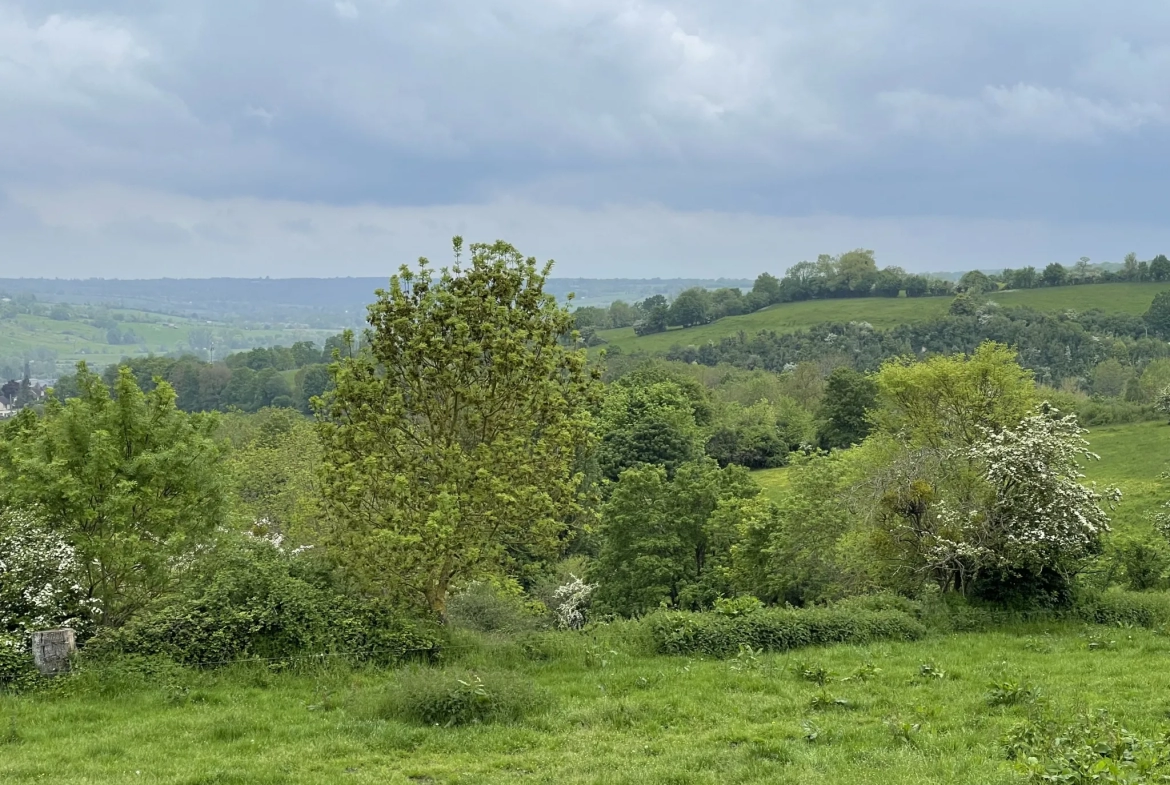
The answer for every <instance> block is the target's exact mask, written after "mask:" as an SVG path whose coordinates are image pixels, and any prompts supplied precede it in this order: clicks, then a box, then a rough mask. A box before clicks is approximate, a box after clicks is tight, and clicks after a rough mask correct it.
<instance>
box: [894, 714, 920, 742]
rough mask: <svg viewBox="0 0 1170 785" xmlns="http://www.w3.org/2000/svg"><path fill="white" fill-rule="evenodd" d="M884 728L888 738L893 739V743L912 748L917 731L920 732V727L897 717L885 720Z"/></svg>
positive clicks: (915, 723)
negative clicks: (888, 732) (887, 731)
mask: <svg viewBox="0 0 1170 785" xmlns="http://www.w3.org/2000/svg"><path fill="white" fill-rule="evenodd" d="M886 728H887V729H888V730H889V731H890V736H892V737H893V739H894V741H896V742H898V743H899V744H909V745H911V746H913V745H914V743H915V741H916V737H917V736H918V733H919V731H921V730H922V725H921V724H919V723H917V722H909V721H907V720H903V719H900V718H898V717H890V718H889V719H887V720H886Z"/></svg>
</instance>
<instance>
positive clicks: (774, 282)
mask: <svg viewBox="0 0 1170 785" xmlns="http://www.w3.org/2000/svg"><path fill="white" fill-rule="evenodd" d="M752 294H754V295H756V296H757V298H758V299H759V300H760V301H761V302H762V303H763V304H764V305H771V304H773V303H778V302H780V297H781V290H780V280H779V279H778V278H777V277H776V276H774V275H772V274H771V273H760V274H759V275H758V276H757V277H756V281H755V283H754V284H752Z"/></svg>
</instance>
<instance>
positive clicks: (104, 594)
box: [0, 364, 227, 626]
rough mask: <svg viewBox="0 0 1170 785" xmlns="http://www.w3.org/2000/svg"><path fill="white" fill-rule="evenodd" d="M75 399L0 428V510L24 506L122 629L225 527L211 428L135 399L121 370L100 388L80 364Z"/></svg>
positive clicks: (161, 398)
mask: <svg viewBox="0 0 1170 785" xmlns="http://www.w3.org/2000/svg"><path fill="white" fill-rule="evenodd" d="M77 382H78V386H79V388H80V397H78V398H74V399H70V400H69V401H68V402H66V403H65V404H60V403H57V402H56V401H50V402H49V403H48V404H46V406H45V412H44V415H43V416H41V417H36V416H34V415H33V414H32V412H31V411H30V410H25V413H23V414H22V416H20V417H17V418H15V419H14V420H13V421H11V422H9V423H8V424H7V425H6V426H5V437H6V438H5V439H4V440H3V441H0V506H9V507H17V508H23V509H36V510H38V512H39V514H40V516H41V517H43V518H44V520H45V521H46V523H47V525H48V526H49V527H50V529H51V530H52V531H54V532H55V533H57V534H59V535H60V536H61V537H62V538H63V539H64V540H65V541H66V542H67V543H68V544H69V545H70V546H71V547H72V548H73V549H74V550H75V552H76V554H77V557H78V559H79V560H80V562H81V564H82V565H83V570H84V575H83V576H82V585H83V586H84V588H85V593H86V596H87V597H89V598H92V599H96V600H97V601H99V602H100V605H101V608H102V616H101V622H102V624H105V625H113V626H116V625H119V624H122V623H125V622H126V621H127V620H128V619H129V618H130V616H131V615H132V614H133V613H134V612H135V611H136V610H138V609H139V608H142V607H144V606H145V605H147V604H148V603H149V602H151V601H152V600H153V599H154V598H156V597H158V596H159V595H161V594H162V593H163V592H165V591H166V590H167V589H168V588H169V587H170V586H171V584H172V582H173V579H174V575H175V571H174V569H173V568H174V564H175V562H176V561H177V560H182V559H184V558H186V557H187V556H189V555H190V554H191V553H192V551H193V550H194V549H195V548H196V547H198V546H199V545H200V544H201V543H202V542H204V541H206V540H207V539H208V538H209V536H210V534H211V532H212V531H213V530H214V529H215V528H216V527H217V526H219V525H221V524H223V523H224V521H225V519H226V513H227V505H226V493H225V488H224V482H223V478H222V471H221V469H220V468H219V465H218V462H219V459H220V455H221V450H220V447H219V446H218V445H217V444H216V443H215V442H214V441H213V440H212V438H211V437H212V433H213V432H214V429H215V420H214V419H211V418H210V416H207V415H189V414H185V413H183V412H181V411H179V410H178V409H177V408H176V406H175V393H174V390H172V389H171V387H170V385H168V384H166V383H165V382H163V383H160V384H158V386H156V387H155V388H154V389H153V390H151V391H150V392H148V393H143V392H142V390H141V389H140V388H139V387H138V385H137V384H136V383H135V380H134V377H133V375H132V374H131V373H130V371H129V370H128V369H122V370H121V371H120V372H119V374H118V377H117V383H116V385H115V386H114V388H113V389H112V390H111V389H110V388H109V387H107V386H106V385H105V384H104V383H103V382H102V380H101V379H100V378H98V377H97V376H95V375H94V374H92V373H90V372H89V371H88V369H87V368H86V367H85V365H84V364H82V365H80V366H78V374H77Z"/></svg>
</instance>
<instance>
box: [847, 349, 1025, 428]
mask: <svg viewBox="0 0 1170 785" xmlns="http://www.w3.org/2000/svg"><path fill="white" fill-rule="evenodd" d="M876 382H877V390H878V401H877V402H878V406H877V408H876V409H875V410H874V416H873V419H874V422H875V423H876V424H877V425H878V426H879V427H881V429H882V430H884V431H885V432H886V433H887V434H890V435H893V436H896V437H898V438H899V439H901V440H903V441H905V442H906V443H910V444H929V445H932V446H935V447H939V446H942V445H944V444H950V443H961V444H966V445H969V444H973V443H975V442H976V441H978V440H979V439H981V438H982V437H983V435H984V433H985V432H986V430H987V429H992V430H998V429H1003V428H1008V427H1011V426H1013V425H1015V424H1016V423H1017V422H1019V421H1020V419H1021V418H1023V417H1024V416H1025V415H1026V414H1027V413H1028V411H1029V410H1031V409H1032V407H1033V406H1035V405H1036V402H1037V401H1036V387H1035V384H1034V383H1033V381H1032V374H1031V373H1030V372H1029V371H1027V370H1025V369H1023V368H1021V367H1020V366H1019V364H1018V363H1017V362H1016V353H1015V351H1013V350H1012V349H1009V348H1008V347H1006V346H1003V345H1001V344H996V343H992V342H986V343H983V344H981V345H980V346H979V348H978V349H976V350H975V352H974V353H972V354H971V355H970V356H967V355H964V354H955V355H951V356H945V357H944V356H940V357H932V358H930V359H928V360H925V361H922V362H917V361H915V360H913V359H909V358H906V359H897V360H890V361H889V362H887V363H886V364H884V365H883V366H882V368H881V370H880V371H879V372H878V374H877V377H876ZM829 397H831V395H829V394H826V398H829Z"/></svg>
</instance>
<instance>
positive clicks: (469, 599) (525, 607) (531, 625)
mask: <svg viewBox="0 0 1170 785" xmlns="http://www.w3.org/2000/svg"><path fill="white" fill-rule="evenodd" d="M447 621H448V623H450V624H451V625H453V626H456V627H462V628H463V629H467V630H474V631H476V632H503V633H521V632H525V631H531V630H535V629H536V628H537V626H538V625H539V624H540V618H539V616H538V615H537V614H536V612H535V611H534V609H533V608H532V607H531V606H530V605H529V604H527V603H525V601H524V598H523V595H521V594H520V593H519V591H518V587H517V591H515V592H505V591H503V590H501V589H499V588H497V587H495V586H493V585H491V584H490V583H488V582H486V581H474V582H472V583H471V584H469V585H468V586H466V587H465V588H464V589H463V590H462V591H460V592H458V593H457V594H454V595H452V596H451V599H450V600H449V601H448V602H447Z"/></svg>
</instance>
